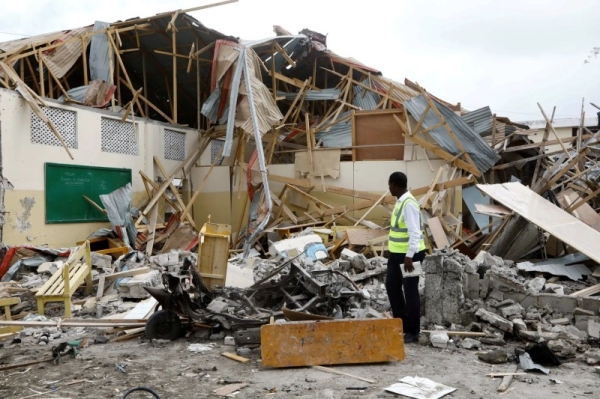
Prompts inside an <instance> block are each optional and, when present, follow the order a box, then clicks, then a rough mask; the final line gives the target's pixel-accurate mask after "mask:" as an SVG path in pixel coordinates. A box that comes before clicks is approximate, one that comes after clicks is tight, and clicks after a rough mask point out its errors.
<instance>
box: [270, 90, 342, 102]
mask: <svg viewBox="0 0 600 399" xmlns="http://www.w3.org/2000/svg"><path fill="white" fill-rule="evenodd" d="M340 93H341V90H340V89H322V90H320V91H319V90H308V91H307V92H306V96H305V97H304V100H305V101H323V100H337V99H338V98H340ZM297 95H298V93H286V92H284V91H278V92H277V97H285V99H286V100H288V101H294V99H295V98H296V96H297Z"/></svg>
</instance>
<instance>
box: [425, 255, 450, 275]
mask: <svg viewBox="0 0 600 399" xmlns="http://www.w3.org/2000/svg"><path fill="white" fill-rule="evenodd" d="M421 265H422V267H423V273H425V274H442V272H443V271H444V256H443V255H428V256H426V257H425V259H423V262H421Z"/></svg>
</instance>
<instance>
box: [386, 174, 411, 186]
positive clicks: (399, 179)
mask: <svg viewBox="0 0 600 399" xmlns="http://www.w3.org/2000/svg"><path fill="white" fill-rule="evenodd" d="M389 183H394V185H395V186H397V187H400V188H406V186H407V185H408V178H407V177H406V175H405V174H404V173H402V172H394V173H392V174H391V175H390V180H389Z"/></svg>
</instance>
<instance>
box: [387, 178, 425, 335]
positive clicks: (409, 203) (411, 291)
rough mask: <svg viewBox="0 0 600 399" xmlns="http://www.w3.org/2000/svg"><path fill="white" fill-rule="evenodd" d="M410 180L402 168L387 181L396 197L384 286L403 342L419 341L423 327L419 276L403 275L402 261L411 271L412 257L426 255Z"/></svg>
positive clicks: (409, 271) (417, 259)
mask: <svg viewBox="0 0 600 399" xmlns="http://www.w3.org/2000/svg"><path fill="white" fill-rule="evenodd" d="M407 183H408V179H407V178H406V175H405V174H404V173H402V172H394V173H392V174H391V175H390V178H389V181H388V186H389V190H390V193H392V195H393V196H394V197H396V198H397V200H396V206H395V207H394V212H393V213H392V220H391V223H390V236H389V243H388V248H389V251H390V256H389V259H388V264H387V276H386V279H385V288H386V290H387V294H388V298H389V300H390V305H391V307H392V314H393V316H394V317H396V318H400V319H402V325H403V329H404V333H405V334H404V342H405V343H410V342H415V341H418V339H419V333H420V331H421V299H420V298H419V277H418V276H415V277H403V276H402V269H401V265H404V269H405V271H406V273H411V272H412V271H413V270H414V267H413V261H414V262H421V261H422V260H423V258H424V257H425V241H424V240H423V223H422V221H421V211H420V209H419V204H418V203H417V200H416V199H415V197H413V195H412V194H411V193H410V191H408V189H407V187H408V185H407Z"/></svg>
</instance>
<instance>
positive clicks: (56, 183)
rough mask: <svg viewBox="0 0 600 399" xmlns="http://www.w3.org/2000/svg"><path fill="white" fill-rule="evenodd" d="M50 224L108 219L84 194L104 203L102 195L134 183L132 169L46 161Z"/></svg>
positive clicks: (47, 206) (47, 215)
mask: <svg viewBox="0 0 600 399" xmlns="http://www.w3.org/2000/svg"><path fill="white" fill-rule="evenodd" d="M45 181H46V183H45V184H46V223H48V224H51V223H86V222H106V221H108V218H107V217H106V215H104V214H103V213H102V212H100V211H99V210H98V209H96V208H95V207H94V206H93V205H92V204H90V203H89V202H88V201H86V200H85V199H84V198H83V196H84V195H85V196H86V197H88V198H90V199H91V200H92V201H94V202H95V203H96V204H98V205H100V206H102V201H100V195H103V194H109V193H111V192H113V191H115V190H116V189H118V188H121V187H123V186H126V185H127V183H131V169H117V168H101V167H95V166H83V165H63V164H56V163H46V164H45Z"/></svg>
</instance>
